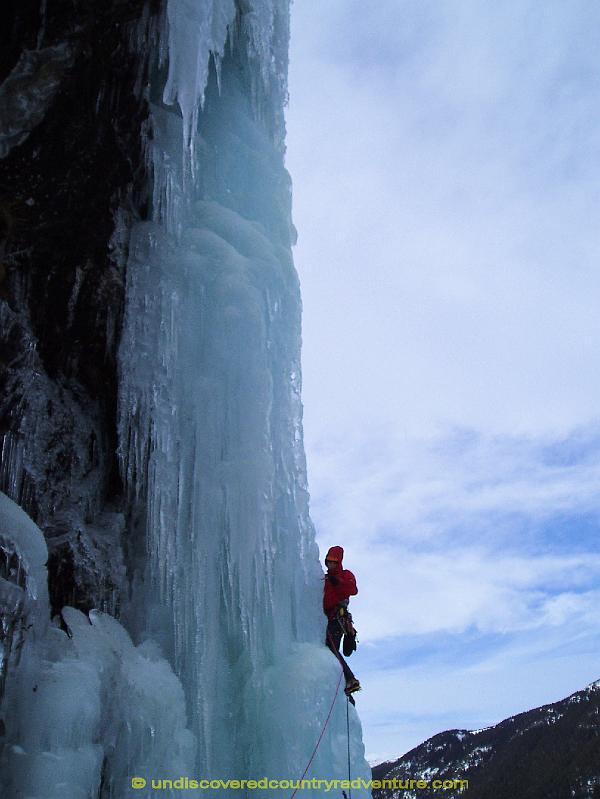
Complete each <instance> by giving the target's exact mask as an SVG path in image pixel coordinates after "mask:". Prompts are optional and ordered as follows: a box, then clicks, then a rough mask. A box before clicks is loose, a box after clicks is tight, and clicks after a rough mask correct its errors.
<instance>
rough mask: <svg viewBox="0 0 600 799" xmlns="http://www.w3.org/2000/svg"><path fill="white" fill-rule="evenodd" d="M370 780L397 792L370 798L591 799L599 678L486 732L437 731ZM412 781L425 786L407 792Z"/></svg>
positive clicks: (599, 724)
mask: <svg viewBox="0 0 600 799" xmlns="http://www.w3.org/2000/svg"><path fill="white" fill-rule="evenodd" d="M372 777H373V780H389V781H392V780H394V779H395V780H396V785H397V786H398V787H391V786H388V787H380V788H374V789H373V797H374V799H392V797H393V799H415V797H419V798H420V799H425V798H426V797H434V796H438V797H439V796H440V795H443V796H444V797H445V798H446V799H454V797H477V799H542V797H543V799H568V798H570V799H589V798H590V797H591V798H592V799H598V798H599V797H600V680H595V681H594V682H592V683H590V684H589V685H587V686H586V687H585V688H583V689H582V690H580V691H576V692H575V693H573V694H570V695H569V696H567V697H565V698H564V699H561V700H559V701H557V702H553V703H549V704H545V705H541V706H540V707H537V708H533V709H531V710H526V711H523V712H522V713H518V714H516V715H513V716H509V717H508V718H506V719H504V720H503V721H501V722H499V723H498V724H495V725H493V726H490V727H485V728H483V729H480V730H458V729H456V730H446V731H444V732H440V733H437V734H436V735H434V736H432V737H431V738H429V739H428V740H426V741H424V742H423V743H422V744H419V745H418V746H416V747H414V748H413V749H411V750H410V751H409V752H407V753H406V754H405V755H403V756H402V757H400V758H398V759H397V760H393V761H385V762H383V763H379V764H378V765H376V766H374V767H373V768H372ZM419 779H420V780H425V781H427V782H428V787H427V788H416V789H415V788H414V787H413V788H409V787H407V785H408V784H409V783H407V782H406V781H407V780H419ZM436 779H437V780H440V781H442V782H443V781H444V780H468V787H465V786H464V785H463V786H462V787H461V786H460V785H459V786H458V787H457V788H456V789H454V788H451V789H448V788H446V789H441V786H438V787H437V788H434V787H433V781H434V780H436Z"/></svg>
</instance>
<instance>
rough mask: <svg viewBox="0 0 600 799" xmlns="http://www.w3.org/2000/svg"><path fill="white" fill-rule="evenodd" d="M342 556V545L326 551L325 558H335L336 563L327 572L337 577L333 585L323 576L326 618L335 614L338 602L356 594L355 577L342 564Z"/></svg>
mask: <svg viewBox="0 0 600 799" xmlns="http://www.w3.org/2000/svg"><path fill="white" fill-rule="evenodd" d="M343 557H344V550H343V549H342V547H331V549H330V550H329V552H328V553H327V557H326V558H325V560H337V565H336V566H334V567H332V568H331V569H330V570H329V572H328V573H329V574H334V575H335V576H336V577H337V584H336V585H333V584H332V583H330V582H329V580H328V579H327V577H325V587H324V590H323V612H324V613H325V615H326V616H327V618H328V619H332V618H333V617H334V616H335V611H336V610H337V606H338V605H339V603H340V602H343V601H344V599H348V597H350V596H355V595H356V594H358V588H357V587H356V578H355V576H354V575H353V574H352V572H351V571H350V570H349V569H344V568H343V566H342V558H343Z"/></svg>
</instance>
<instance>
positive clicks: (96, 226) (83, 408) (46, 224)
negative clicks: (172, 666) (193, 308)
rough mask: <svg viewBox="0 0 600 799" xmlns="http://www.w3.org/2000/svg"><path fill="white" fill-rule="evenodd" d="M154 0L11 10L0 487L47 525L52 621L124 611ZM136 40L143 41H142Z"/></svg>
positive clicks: (5, 83) (1, 194) (4, 110)
mask: <svg viewBox="0 0 600 799" xmlns="http://www.w3.org/2000/svg"><path fill="white" fill-rule="evenodd" d="M157 5H158V4H157V3H153V2H149V1H148V0H107V2H104V3H102V4H100V6H98V5H97V4H90V3H89V2H85V0H72V1H70V2H66V0H65V1H63V2H56V3H46V1H45V0H8V2H7V3H6V4H5V6H4V7H3V26H2V34H0V35H3V38H4V39H5V40H4V41H3V42H2V47H1V48H0V118H1V122H0V436H1V449H0V490H2V491H4V492H5V493H6V494H7V495H8V496H10V497H11V498H12V499H13V500H15V501H16V502H17V503H18V504H19V505H20V506H21V507H22V508H23V509H24V510H25V511H26V512H27V513H28V514H29V515H30V516H31V517H32V518H33V519H34V520H35V521H36V522H37V523H38V524H39V525H40V527H41V528H42V530H43V531H44V534H45V536H46V539H47V543H48V549H49V564H48V565H49V585H50V599H51V605H52V610H53V612H57V611H59V610H60V608H62V607H63V605H65V604H69V605H71V606H73V607H76V608H80V609H82V610H84V611H85V610H88V609H89V608H91V607H97V608H101V609H103V610H107V611H110V612H115V611H116V610H117V609H118V602H119V585H120V584H121V583H122V582H123V581H122V577H123V573H124V567H123V558H122V555H121V545H120V536H121V531H122V516H121V511H122V488H121V485H120V480H119V476H118V469H117V462H116V452H115V450H116V429H115V415H116V405H117V373H116V350H117V345H118V340H117V339H118V330H119V325H120V319H121V315H122V304H123V286H124V261H125V258H126V251H127V235H128V234H127V231H128V230H129V228H130V227H131V223H132V221H133V220H134V219H137V218H140V217H141V218H143V217H144V214H145V205H146V202H147V198H146V196H145V193H144V192H145V187H146V185H147V178H146V174H145V171H146V170H145V166H144V163H145V162H144V154H143V152H142V136H141V131H142V126H143V124H144V120H145V118H146V116H147V108H146V101H145V99H143V94H144V92H143V87H144V85H145V82H146V76H147V73H148V69H149V66H148V63H147V61H148V59H147V53H144V52H141V53H140V52H139V46H138V47H136V52H134V51H133V48H132V47H131V46H130V45H129V41H130V39H131V37H132V31H133V30H134V28H135V29H136V30H139V27H140V26H145V27H146V30H147V37H146V39H147V41H148V43H149V44H148V49H150V42H151V40H152V28H153V24H154V22H155V20H156V16H157V14H158V13H159V9H158V8H157ZM138 42H139V37H138Z"/></svg>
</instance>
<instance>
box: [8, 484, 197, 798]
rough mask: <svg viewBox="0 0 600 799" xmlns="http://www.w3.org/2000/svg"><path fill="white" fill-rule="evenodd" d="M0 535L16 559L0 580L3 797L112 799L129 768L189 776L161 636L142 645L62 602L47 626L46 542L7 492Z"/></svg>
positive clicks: (178, 698)
mask: <svg viewBox="0 0 600 799" xmlns="http://www.w3.org/2000/svg"><path fill="white" fill-rule="evenodd" d="M0 531H1V539H0V540H1V547H2V554H3V557H4V558H6V556H7V553H9V559H8V563H9V565H10V564H13V563H14V559H15V557H16V558H17V560H18V563H19V567H17V568H15V567H13V566H12V565H11V566H10V569H9V571H8V573H7V571H6V569H4V570H3V573H2V577H0V601H1V602H2V619H3V627H2V632H3V636H2V644H3V646H4V649H3V656H2V665H3V676H4V678H5V681H4V689H5V690H4V701H3V704H2V724H3V729H4V732H5V734H6V738H5V739H4V740H2V739H0V741H1V743H0V775H1V777H0V787H1V788H2V791H3V792H2V795H3V796H10V797H14V798H15V799H18V798H19V797H27V799H59V797H60V799H62V798H63V797H64V796H69V797H70V798H71V797H72V798H73V799H88V797H91V796H94V797H96V796H99V795H100V796H102V797H103V799H112V797H114V798H115V799H117V798H120V797H122V796H124V795H125V794H126V792H127V789H128V786H129V783H130V779H131V776H132V775H135V774H144V775H147V776H148V778H150V777H151V776H152V775H154V776H159V777H163V776H164V775H165V774H167V773H168V774H171V773H174V772H175V773H176V774H179V773H189V771H190V769H191V765H192V760H191V753H192V752H193V750H194V740H193V736H192V734H191V732H190V731H189V730H188V729H187V726H186V710H185V702H184V695H183V690H182V687H181V684H180V682H179V680H178V679H177V677H176V676H175V674H174V673H173V671H172V669H171V667H170V666H169V664H168V663H167V661H166V660H165V659H164V658H163V657H162V655H161V653H160V651H159V649H158V647H157V646H156V644H154V643H153V642H152V641H150V640H147V641H145V642H144V643H142V644H140V645H139V646H137V647H135V646H134V645H133V643H132V641H131V638H130V637H129V635H128V633H127V632H126V631H125V630H124V628H123V627H122V626H121V625H120V624H119V623H118V622H117V621H116V620H115V619H113V618H112V617H110V616H108V615H107V614H103V613H98V612H92V613H91V614H90V617H89V618H88V617H87V616H85V615H84V614H83V613H81V612H80V611H78V610H74V609H73V608H68V607H67V608H64V609H63V612H62V617H63V627H64V628H65V629H61V628H60V627H59V626H58V621H55V623H53V624H49V623H48V617H49V606H48V594H47V586H46V570H45V561H46V557H47V551H46V545H45V542H44V538H43V536H42V534H41V531H40V530H39V528H38V527H37V526H36V525H35V524H34V523H33V522H32V521H31V520H30V519H29V517H28V516H27V515H26V514H25V513H24V512H23V511H22V510H21V509H20V508H19V507H18V506H17V505H15V503H13V502H12V501H11V500H10V499H8V498H7V497H6V496H5V495H4V494H0ZM4 563H6V560H4ZM19 569H20V571H19ZM19 575H24V578H23V579H20V578H19ZM19 583H21V584H19ZM18 592H20V596H19V594H18ZM15 598H16V600H17V607H18V609H19V615H18V616H17V618H16V623H17V624H18V631H19V641H18V645H17V644H16V641H15V638H14V636H13V638H12V643H13V648H12V650H11V651H9V649H8V646H7V645H8V644H9V643H10V642H11V639H10V638H9V637H8V636H7V635H6V631H7V625H8V624H9V623H10V620H11V612H14V607H15V605H14V600H15ZM7 602H8V603H9V605H8V607H7ZM10 603H13V604H10ZM26 612H27V613H28V614H29V615H27V616H26V615H25V613H26ZM11 660H12V662H11ZM7 663H9V664H10V665H11V666H12V668H10V670H9V671H8V673H6V670H5V669H4V667H5V666H6V665H7ZM163 795H169V794H168V792H166V793H165V794H163Z"/></svg>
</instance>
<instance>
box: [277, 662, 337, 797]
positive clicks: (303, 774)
mask: <svg viewBox="0 0 600 799" xmlns="http://www.w3.org/2000/svg"><path fill="white" fill-rule="evenodd" d="M343 676H344V672H343V671H342V672H341V673H340V678H339V680H338V683H337V686H336V689H335V694H334V695H333V701H332V703H331V707H330V708H329V713H328V714H327V718H326V719H325V724H323V729H322V730H321V734H320V735H319V740H318V741H317V743H316V744H315V748H314V749H313V753H312V755H311V756H310V760H309V761H308V763H307V764H306V768H305V769H304V772H303V773H302V776H301V777H300V780H299V782H300V785H302V780H303V779H304V778H305V777H306V772H307V771H308V769H309V768H310V764H311V763H312V762H313V760H314V759H315V755H316V754H317V749H318V748H319V744H320V743H321V741H322V740H323V736H324V735H325V730H326V729H327V725H328V724H329V719H330V718H331V714H332V712H333V706H334V705H335V700H336V699H337V695H338V692H339V690H340V685H341V682H342V677H343ZM299 787H300V786H298V788H294V793H293V794H292V795H291V796H290V799H294V796H296V794H297V793H298V790H299Z"/></svg>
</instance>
